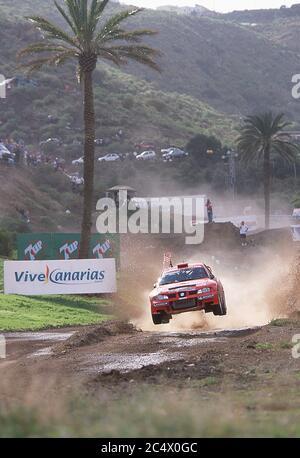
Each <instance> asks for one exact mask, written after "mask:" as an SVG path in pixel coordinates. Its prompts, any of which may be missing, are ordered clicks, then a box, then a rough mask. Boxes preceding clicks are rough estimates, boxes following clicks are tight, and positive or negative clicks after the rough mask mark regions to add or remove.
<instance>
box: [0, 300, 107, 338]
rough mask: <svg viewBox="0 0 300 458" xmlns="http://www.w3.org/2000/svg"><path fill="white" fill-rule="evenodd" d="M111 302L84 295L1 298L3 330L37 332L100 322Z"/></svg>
mask: <svg viewBox="0 0 300 458" xmlns="http://www.w3.org/2000/svg"><path fill="white" fill-rule="evenodd" d="M110 305H111V304H110V302H109V301H107V300H103V299H98V298H95V299H93V298H88V297H83V296H34V297H31V296H28V297H25V296H8V295H0V331H20V330H24V331H25V330H38V329H47V328H53V327H64V326H75V325H87V324H96V323H101V322H102V321H105V320H107V319H111V318H112V316H111V315H109V314H108V308H109V306H110Z"/></svg>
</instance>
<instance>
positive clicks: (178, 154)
mask: <svg viewBox="0 0 300 458" xmlns="http://www.w3.org/2000/svg"><path fill="white" fill-rule="evenodd" d="M187 156H188V153H186V152H185V151H183V150H181V149H179V148H172V149H170V150H169V151H168V152H167V153H164V154H163V156H162V157H163V160H164V161H170V162H171V161H173V160H174V159H182V158H184V157H187Z"/></svg>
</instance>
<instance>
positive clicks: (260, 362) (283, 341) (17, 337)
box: [0, 321, 300, 393]
mask: <svg viewBox="0 0 300 458" xmlns="http://www.w3.org/2000/svg"><path fill="white" fill-rule="evenodd" d="M96 329H97V328H95V327H87V328H84V330H83V329H82V328H80V329H79V330H78V329H76V328H75V329H71V330H70V329H62V330H55V331H47V332H40V333H14V334H7V335H6V338H7V359H6V360H0V372H1V379H2V381H3V380H4V379H5V377H6V378H7V379H9V378H10V377H14V380H17V382H16V391H17V392H18V390H20V391H22V390H24V389H25V387H26V385H28V384H29V383H30V382H32V381H33V380H35V379H37V378H39V376H40V377H46V378H47V379H49V378H51V379H53V380H55V383H57V384H58V385H61V384H62V385H63V386H64V387H69V386H72V385H74V384H81V383H83V384H84V386H85V388H86V389H88V390H89V391H91V392H99V393H103V392H104V391H105V390H109V391H118V390H120V389H121V390H123V389H124V388H126V387H133V386H135V384H138V385H140V384H141V383H147V384H154V385H162V384H166V385H168V386H170V384H171V386H178V387H180V386H186V385H187V384H190V383H193V381H194V382H197V383H199V381H200V382H201V381H204V382H203V383H206V382H205V381H206V380H209V381H210V382H209V383H213V384H214V386H215V387H216V388H215V389H219V387H220V383H221V384H225V385H226V386H227V385H229V386H231V387H233V388H237V389H239V388H241V389H244V388H245V387H247V386H249V385H251V386H252V385H253V387H254V388H255V387H257V385H261V383H265V382H266V380H268V383H271V380H272V377H274V382H275V380H277V382H276V383H279V380H281V378H282V379H285V380H287V378H288V376H289V374H294V372H295V371H296V372H297V371H299V369H300V359H299V360H296V359H293V358H292V354H291V346H290V343H291V339H292V336H293V335H294V334H296V333H299V330H300V323H299V322H298V321H295V322H289V321H286V322H285V324H284V326H282V327H281V326H270V325H269V326H264V327H254V328H241V329H232V330H227V329H226V330H222V329H221V330H215V331H208V332H202V331H186V332H141V331H137V330H135V329H134V327H132V328H129V329H130V332H129V331H128V329H127V328H126V326H125V327H124V328H123V331H122V332H121V333H115V334H114V332H113V330H112V328H111V325H108V329H110V333H111V334H110V333H109V332H104V333H103V330H102V334H101V333H100V334H99V342H96V341H95V337H93V338H94V340H93V341H92V342H89V341H88V339H89V336H91V335H92V336H95V331H96ZM76 332H77V333H78V334H79V336H80V339H79V340H78V338H75V336H76ZM86 335H87V336H88V339H87V342H85V343H84V344H82V337H83V336H86ZM68 339H69V340H68ZM70 342H73V343H74V342H75V345H74V344H72V345H71V346H70ZM76 342H77V344H78V342H81V343H79V344H78V345H77V344H76ZM2 370H3V372H2ZM270 375H272V377H270ZM201 383H202V382H201ZM255 389H256V388H255ZM103 390H104V391H103Z"/></svg>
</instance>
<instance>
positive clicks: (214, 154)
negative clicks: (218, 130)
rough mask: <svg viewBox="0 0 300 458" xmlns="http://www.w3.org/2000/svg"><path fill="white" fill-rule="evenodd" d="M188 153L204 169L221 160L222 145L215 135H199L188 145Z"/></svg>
mask: <svg viewBox="0 0 300 458" xmlns="http://www.w3.org/2000/svg"><path fill="white" fill-rule="evenodd" d="M186 151H187V152H188V153H190V155H191V156H192V157H193V158H194V160H195V162H197V164H199V165H200V166H201V168H203V167H206V166H207V165H209V164H211V163H212V162H217V161H218V160H220V152H221V151H222V143H221V142H220V140H218V139H217V138H216V137H214V136H213V135H211V136H209V137H208V136H207V135H204V134H197V135H195V136H194V137H193V138H191V140H190V141H189V142H188V143H187V145H186Z"/></svg>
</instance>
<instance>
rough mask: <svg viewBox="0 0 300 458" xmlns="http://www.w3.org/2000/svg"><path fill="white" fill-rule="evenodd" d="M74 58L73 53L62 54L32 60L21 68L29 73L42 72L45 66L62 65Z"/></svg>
mask: <svg viewBox="0 0 300 458" xmlns="http://www.w3.org/2000/svg"><path fill="white" fill-rule="evenodd" d="M73 57H74V54H73V52H72V53H69V52H61V53H57V54H53V55H51V56H47V57H43V58H42V57H41V58H37V59H34V60H30V61H28V62H25V63H23V64H22V65H20V68H22V69H24V70H25V71H26V72H27V73H33V72H36V71H38V70H41V69H42V68H43V67H44V66H48V65H50V66H53V65H55V66H59V65H62V64H64V63H65V62H66V61H67V60H69V59H72V58H73Z"/></svg>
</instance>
